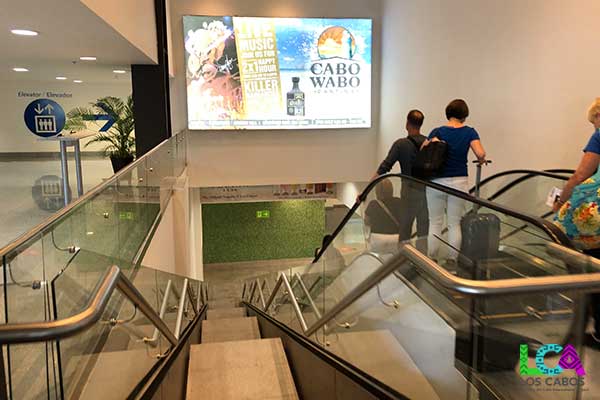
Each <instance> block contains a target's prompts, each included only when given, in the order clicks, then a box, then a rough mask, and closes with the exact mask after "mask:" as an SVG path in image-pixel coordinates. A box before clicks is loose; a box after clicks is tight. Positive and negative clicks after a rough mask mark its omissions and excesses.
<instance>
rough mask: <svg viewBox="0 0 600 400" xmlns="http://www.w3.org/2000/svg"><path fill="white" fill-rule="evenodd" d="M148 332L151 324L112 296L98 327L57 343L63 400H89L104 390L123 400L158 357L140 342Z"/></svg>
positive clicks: (119, 297) (117, 295) (157, 348)
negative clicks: (77, 399)
mask: <svg viewBox="0 0 600 400" xmlns="http://www.w3.org/2000/svg"><path fill="white" fill-rule="evenodd" d="M150 331H152V324H151V323H150V321H149V320H147V318H146V317H145V316H143V315H142V314H141V313H140V312H139V311H136V310H135V308H134V307H132V306H131V303H129V302H128V300H127V299H125V298H124V297H123V296H122V295H121V294H120V293H118V292H113V296H112V297H111V300H110V302H109V304H108V306H107V308H106V309H105V311H104V313H103V315H102V318H101V320H100V321H99V322H98V323H96V324H95V325H94V326H93V327H92V328H90V329H88V330H86V331H85V332H83V333H81V334H79V335H77V336H74V337H71V338H67V339H62V340H60V341H59V349H60V351H59V354H60V366H61V373H62V375H61V376H62V387H63V390H64V393H65V398H91V397H94V396H98V394H99V393H105V392H106V391H107V390H109V391H110V397H111V398H113V397H114V398H126V397H127V396H128V395H129V393H130V392H131V391H132V389H133V388H134V387H135V386H136V385H137V384H138V383H139V382H140V380H141V379H142V378H143V377H144V376H145V375H146V374H147V373H148V372H149V371H150V369H151V368H152V367H153V365H154V364H155V363H156V360H157V355H158V354H160V351H161V349H160V346H157V345H150V344H146V343H145V342H144V340H143V338H144V337H145V334H146V333H147V332H150Z"/></svg>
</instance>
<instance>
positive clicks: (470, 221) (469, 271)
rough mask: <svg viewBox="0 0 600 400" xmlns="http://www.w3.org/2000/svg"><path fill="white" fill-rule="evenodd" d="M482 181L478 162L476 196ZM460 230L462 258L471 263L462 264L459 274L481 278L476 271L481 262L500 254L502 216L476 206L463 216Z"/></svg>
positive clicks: (471, 277)
mask: <svg viewBox="0 0 600 400" xmlns="http://www.w3.org/2000/svg"><path fill="white" fill-rule="evenodd" d="M488 163H489V161H488ZM480 182H481V164H479V163H478V165H477V178H476V182H475V196H479V184H480ZM460 230H461V233H462V242H461V246H460V252H461V255H462V257H461V258H463V259H464V258H466V259H468V260H469V261H470V263H469V264H470V265H469V266H468V267H467V268H465V267H466V266H465V265H461V267H462V268H461V269H462V271H459V275H461V276H462V277H464V278H469V279H481V277H479V276H477V273H476V271H477V269H478V268H477V267H478V264H479V262H480V261H485V260H488V259H490V258H495V257H497V256H498V248H499V247H500V218H498V216H497V215H495V214H488V213H479V212H478V209H477V207H475V208H474V209H473V210H472V211H470V212H469V213H467V214H466V215H465V216H464V217H463V219H462V221H461V223H460ZM461 264H463V263H461ZM465 269H466V270H465Z"/></svg>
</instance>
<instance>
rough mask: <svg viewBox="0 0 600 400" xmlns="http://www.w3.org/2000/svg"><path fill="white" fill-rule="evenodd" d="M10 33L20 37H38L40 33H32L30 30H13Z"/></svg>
mask: <svg viewBox="0 0 600 400" xmlns="http://www.w3.org/2000/svg"><path fill="white" fill-rule="evenodd" d="M10 33H12V34H13V35H19V36H37V35H38V33H37V32H36V31H31V30H29V29H11V30H10Z"/></svg>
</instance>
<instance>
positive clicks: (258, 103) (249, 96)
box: [183, 16, 372, 130]
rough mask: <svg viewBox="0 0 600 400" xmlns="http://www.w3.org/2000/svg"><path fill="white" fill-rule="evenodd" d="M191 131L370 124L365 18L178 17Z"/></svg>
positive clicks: (368, 25) (367, 21)
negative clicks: (183, 51)
mask: <svg viewBox="0 0 600 400" xmlns="http://www.w3.org/2000/svg"><path fill="white" fill-rule="evenodd" d="M183 27H184V40H185V61H186V80H187V102H188V127H189V129H209V130H214V129H324V128H364V127H370V126H371V48H372V37H371V33H372V21H371V20H370V19H320V18H319V19H317V18H252V17H228V16H217V17H215V16H212V17H209V16H185V17H184V18H183Z"/></svg>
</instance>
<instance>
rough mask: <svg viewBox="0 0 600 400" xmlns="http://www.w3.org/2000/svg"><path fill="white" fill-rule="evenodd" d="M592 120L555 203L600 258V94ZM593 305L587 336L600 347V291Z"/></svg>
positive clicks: (577, 238) (562, 224)
mask: <svg viewBox="0 0 600 400" xmlns="http://www.w3.org/2000/svg"><path fill="white" fill-rule="evenodd" d="M588 120H589V121H590V122H591V123H592V125H594V128H595V131H594V134H593V135H592V137H591V138H590V141H589V142H588V144H587V146H586V147H585V149H583V153H584V154H583V157H582V158H581V161H580V163H579V166H578V167H577V170H576V171H575V173H574V174H573V176H571V178H570V179H569V181H568V182H567V184H566V185H565V187H564V189H563V192H562V194H561V196H560V199H559V200H558V201H557V202H556V203H555V204H554V211H555V212H558V214H557V215H556V217H555V218H554V223H555V224H556V225H557V226H558V227H559V228H560V229H562V230H563V231H564V232H565V233H566V234H567V236H568V237H569V238H570V239H571V240H572V241H573V243H574V244H575V246H577V248H578V249H580V250H582V251H583V252H584V253H586V254H589V255H590V256H592V257H596V258H600V211H599V210H598V208H599V204H600V168H599V166H600V98H597V99H596V101H594V103H593V104H592V105H591V106H590V109H589V111H588ZM592 307H593V315H594V330H595V334H591V335H590V336H588V337H586V344H587V345H590V346H592V347H594V348H598V349H600V293H595V294H592Z"/></svg>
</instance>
